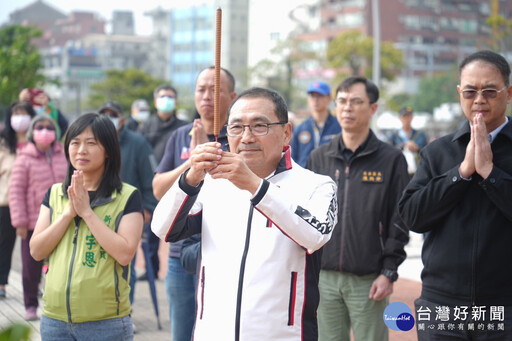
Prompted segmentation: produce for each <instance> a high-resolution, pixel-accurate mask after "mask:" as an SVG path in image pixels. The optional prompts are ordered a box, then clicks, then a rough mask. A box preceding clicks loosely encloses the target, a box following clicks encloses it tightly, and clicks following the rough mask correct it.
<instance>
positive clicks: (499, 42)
mask: <svg viewBox="0 0 512 341" xmlns="http://www.w3.org/2000/svg"><path fill="white" fill-rule="evenodd" d="M486 23H487V25H489V26H490V27H491V29H492V31H491V36H490V38H489V39H488V40H487V41H486V42H484V45H485V47H487V48H489V49H491V50H493V51H495V52H508V51H511V50H512V18H510V19H507V18H505V17H504V16H502V15H491V16H490V17H488V18H487V19H486Z"/></svg>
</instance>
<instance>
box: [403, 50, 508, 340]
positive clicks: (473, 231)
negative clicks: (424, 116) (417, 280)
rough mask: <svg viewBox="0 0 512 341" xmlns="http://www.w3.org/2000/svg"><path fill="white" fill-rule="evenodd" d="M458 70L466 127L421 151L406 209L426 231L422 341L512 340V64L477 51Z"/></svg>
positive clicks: (415, 226)
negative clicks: (510, 108)
mask: <svg viewBox="0 0 512 341" xmlns="http://www.w3.org/2000/svg"><path fill="white" fill-rule="evenodd" d="M459 72H460V85H458V86H457V89H458V91H459V94H460V103H461V107H462V110H463V111H464V114H465V115H466V117H467V119H468V121H467V122H466V123H465V125H464V126H463V127H462V128H461V129H459V130H458V131H456V132H455V133H453V134H450V135H448V136H445V137H442V138H439V139H438V140H436V141H434V142H433V143H432V144H431V145H427V146H426V147H425V148H424V149H423V150H422V151H421V152H420V156H421V159H420V164H419V167H418V170H417V172H416V174H415V176H414V178H413V179H412V181H411V183H410V184H409V185H408V186H407V188H406V190H405V191H404V195H403V197H402V198H401V199H400V203H399V211H400V214H401V216H402V217H403V219H404V220H405V222H406V223H407V224H408V225H409V226H410V228H411V230H413V231H415V232H420V233H426V232H428V233H427V234H426V239H425V242H424V245H423V251H422V258H423V264H424V268H423V272H422V280H423V286H422V293H421V297H420V298H419V299H418V300H416V302H415V303H416V314H417V321H416V322H417V329H418V339H419V340H455V339H456V340H511V339H512V262H510V259H512V247H511V243H512V209H511V208H512V125H511V124H510V122H509V121H510V119H509V118H507V117H506V116H505V114H506V108H507V105H508V104H509V103H510V101H511V99H512V86H510V85H509V77H510V66H509V64H508V62H507V61H506V60H505V58H503V57H502V56H500V55H499V54H496V53H494V52H491V51H479V52H476V53H474V54H472V55H470V56H468V57H466V58H465V59H464V60H463V61H462V63H461V64H460V67H459ZM431 326H433V327H431ZM450 326H451V327H450Z"/></svg>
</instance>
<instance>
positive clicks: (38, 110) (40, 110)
mask: <svg viewBox="0 0 512 341" xmlns="http://www.w3.org/2000/svg"><path fill="white" fill-rule="evenodd" d="M34 111H35V112H36V114H37V115H42V114H46V108H45V107H42V106H34Z"/></svg>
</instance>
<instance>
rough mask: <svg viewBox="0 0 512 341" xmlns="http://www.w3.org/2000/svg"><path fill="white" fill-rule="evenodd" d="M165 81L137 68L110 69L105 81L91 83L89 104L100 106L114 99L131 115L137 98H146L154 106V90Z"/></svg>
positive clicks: (127, 114) (92, 106)
mask: <svg viewBox="0 0 512 341" xmlns="http://www.w3.org/2000/svg"><path fill="white" fill-rule="evenodd" d="M163 83H165V81H163V80H161V79H156V78H153V77H151V76H150V75H148V74H147V73H145V72H144V71H141V70H138V69H135V68H131V69H125V70H109V71H107V72H106V79H105V80H104V81H103V82H101V83H97V84H94V85H91V94H90V96H89V98H88V106H89V107H91V108H99V107H100V106H101V104H102V103H103V102H105V101H107V100H112V101H116V102H118V103H119V105H120V106H121V108H122V109H123V113H124V114H125V115H126V116H129V115H130V112H131V106H132V103H133V101H134V100H136V99H145V100H146V101H147V102H148V103H149V104H150V105H151V106H152V107H153V91H154V90H155V88H156V87H157V86H159V85H160V84H163Z"/></svg>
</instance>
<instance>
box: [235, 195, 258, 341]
mask: <svg viewBox="0 0 512 341" xmlns="http://www.w3.org/2000/svg"><path fill="white" fill-rule="evenodd" d="M253 213H254V205H253V204H252V203H251V206H250V208H249V218H248V219H247V231H246V235H245V245H244V252H243V254H242V261H241V262H240V274H239V277H238V292H237V295H236V314H235V341H239V340H240V314H241V310H242V291H243V285H244V273H245V262H246V261H247V253H248V251H249V242H250V240H251V225H252V215H253Z"/></svg>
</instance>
